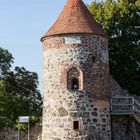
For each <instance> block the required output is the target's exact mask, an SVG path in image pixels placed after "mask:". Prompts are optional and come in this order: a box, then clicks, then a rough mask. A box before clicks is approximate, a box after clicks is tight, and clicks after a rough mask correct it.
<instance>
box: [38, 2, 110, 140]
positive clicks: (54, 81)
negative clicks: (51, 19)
mask: <svg viewBox="0 0 140 140" xmlns="http://www.w3.org/2000/svg"><path fill="white" fill-rule="evenodd" d="M41 41H42V42H43V45H44V49H43V57H44V64H43V74H44V81H43V94H44V97H43V129H42V140H98V139H100V140H110V103H109V64H108V39H107V35H106V34H105V33H104V32H103V29H102V28H101V26H100V25H99V24H97V23H96V21H95V20H94V19H93V17H92V16H91V14H90V13H89V11H88V10H87V8H86V6H85V5H84V3H83V2H82V0H68V2H67V4H66V5H65V7H64V9H63V11H62V13H61V14H60V16H59V17H58V19H57V21H56V22H55V23H54V25H53V26H52V27H51V28H50V29H49V31H48V32H47V33H46V34H45V35H44V36H43V37H42V38H41Z"/></svg>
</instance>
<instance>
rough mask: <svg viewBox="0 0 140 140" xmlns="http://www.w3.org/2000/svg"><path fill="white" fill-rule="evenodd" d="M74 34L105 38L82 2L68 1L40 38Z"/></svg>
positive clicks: (78, 0)
mask: <svg viewBox="0 0 140 140" xmlns="http://www.w3.org/2000/svg"><path fill="white" fill-rule="evenodd" d="M75 33H89V34H94V35H100V36H104V37H106V36H107V35H106V34H105V33H104V31H103V29H102V27H101V26H100V25H99V24H98V23H97V22H96V21H95V20H94V18H93V17H92V15H91V14H90V12H89V11H88V9H87V7H86V6H85V4H84V3H83V1H82V0H68V2H67V4H66V5H65V7H64V9H63V11H62V12H61V14H60V16H59V17H58V19H57V20H56V22H55V23H54V24H53V26H52V27H51V28H50V29H49V30H48V32H47V33H45V35H44V36H43V37H42V38H41V41H43V39H44V38H45V37H48V36H54V35H62V34H75Z"/></svg>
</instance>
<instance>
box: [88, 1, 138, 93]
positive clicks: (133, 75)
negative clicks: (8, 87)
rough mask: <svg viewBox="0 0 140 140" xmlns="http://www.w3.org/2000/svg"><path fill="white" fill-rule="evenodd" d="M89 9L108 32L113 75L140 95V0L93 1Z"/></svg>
mask: <svg viewBox="0 0 140 140" xmlns="http://www.w3.org/2000/svg"><path fill="white" fill-rule="evenodd" d="M88 8H89V10H90V12H91V13H92V15H93V16H94V18H95V19H96V21H97V22H99V23H101V25H102V26H103V28H104V30H105V31H106V32H107V33H108V36H109V57H110V58H109V59H110V71H111V74H112V75H113V77H114V78H115V79H116V80H117V81H118V82H119V84H120V85H121V86H122V87H123V88H126V89H127V90H128V91H129V92H130V93H132V94H137V95H140V0H118V1H110V0H106V1H105V2H98V3H97V2H92V4H91V5H89V7H88ZM138 27H139V28H138Z"/></svg>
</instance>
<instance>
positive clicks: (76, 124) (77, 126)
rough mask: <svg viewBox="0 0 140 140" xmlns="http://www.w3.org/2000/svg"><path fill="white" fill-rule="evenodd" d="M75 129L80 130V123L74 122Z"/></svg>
mask: <svg viewBox="0 0 140 140" xmlns="http://www.w3.org/2000/svg"><path fill="white" fill-rule="evenodd" d="M73 129H74V130H78V129H79V121H74V122H73Z"/></svg>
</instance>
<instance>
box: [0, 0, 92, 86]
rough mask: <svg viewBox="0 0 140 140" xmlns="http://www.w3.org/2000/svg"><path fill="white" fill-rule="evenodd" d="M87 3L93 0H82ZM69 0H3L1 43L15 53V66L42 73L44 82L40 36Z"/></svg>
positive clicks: (0, 45)
mask: <svg viewBox="0 0 140 140" xmlns="http://www.w3.org/2000/svg"><path fill="white" fill-rule="evenodd" d="M83 1H84V2H85V4H89V3H91V1H92V0H83ZM66 2H67V0H0V47H3V48H5V49H8V50H9V51H10V52H11V53H12V54H13V57H14V59H15V60H14V66H24V67H25V68H26V69H27V70H29V71H34V72H37V73H38V75H39V81H40V88H41V85H42V44H41V42H40V38H41V37H42V35H43V34H44V33H45V32H46V31H47V30H48V29H49V27H50V26H51V25H52V24H53V23H54V21H55V20H56V18H57V17H58V15H59V14H60V12H61V10H62V8H63V7H64V4H65V3H66Z"/></svg>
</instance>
